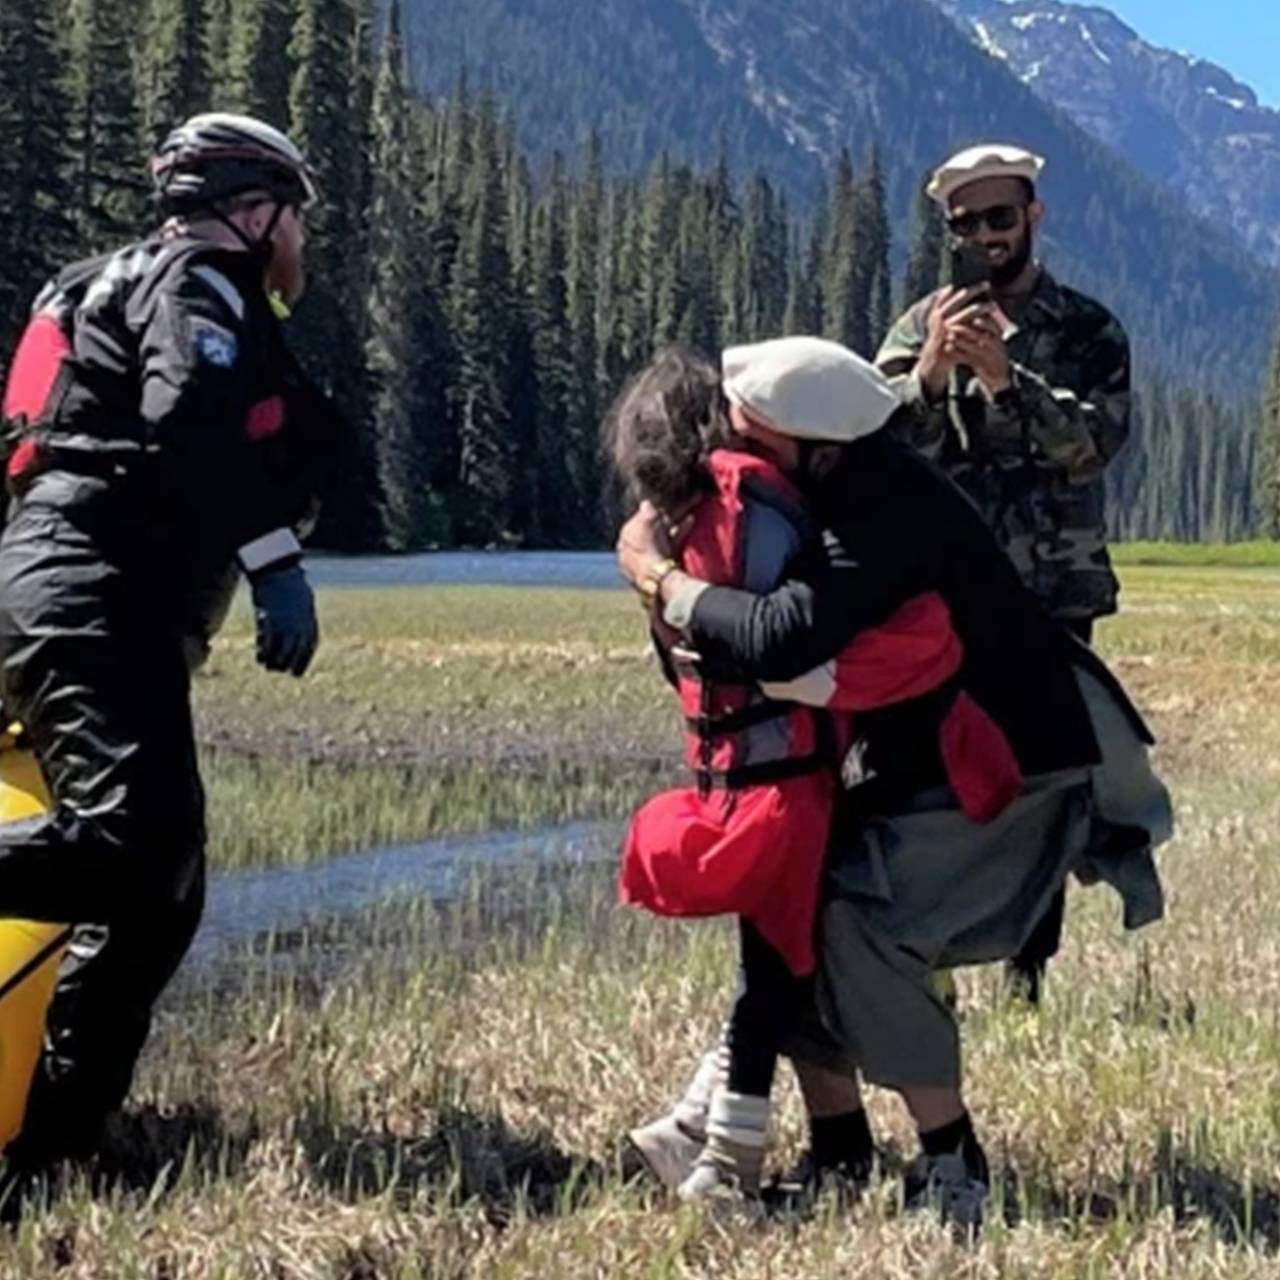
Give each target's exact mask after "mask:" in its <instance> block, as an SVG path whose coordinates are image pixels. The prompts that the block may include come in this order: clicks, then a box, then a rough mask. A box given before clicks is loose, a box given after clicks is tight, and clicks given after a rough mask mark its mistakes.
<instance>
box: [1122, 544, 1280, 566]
mask: <svg viewBox="0 0 1280 1280" xmlns="http://www.w3.org/2000/svg"><path fill="white" fill-rule="evenodd" d="M1111 553H1112V558H1113V559H1114V560H1115V562H1116V564H1118V565H1131V564H1144V565H1170V566H1175V567H1176V566H1180V565H1185V566H1206V567H1209V566H1211V567H1217V568H1236V569H1280V542H1270V541H1262V540H1257V541H1253V542H1121V543H1117V544H1115V545H1114V546H1113V547H1112V549H1111Z"/></svg>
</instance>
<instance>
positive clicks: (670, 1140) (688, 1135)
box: [627, 1114, 707, 1191]
mask: <svg viewBox="0 0 1280 1280" xmlns="http://www.w3.org/2000/svg"><path fill="white" fill-rule="evenodd" d="M627 1141H628V1143H629V1145H630V1151H631V1154H632V1155H633V1156H635V1157H636V1159H635V1160H634V1162H632V1163H633V1167H634V1166H635V1165H638V1166H640V1167H641V1168H643V1169H644V1171H645V1172H647V1173H650V1174H652V1175H653V1176H654V1177H655V1178H657V1180H658V1181H659V1182H660V1183H662V1185H663V1186H664V1187H666V1188H667V1190H669V1191H675V1190H677V1189H678V1188H679V1186H680V1184H681V1183H683V1182H684V1181H685V1179H686V1178H688V1176H689V1175H690V1174H691V1173H692V1172H693V1166H694V1163H695V1161H696V1160H697V1159H698V1157H699V1156H700V1155H701V1154H702V1148H703V1147H704V1146H706V1143H707V1138H706V1135H705V1134H701V1133H694V1132H693V1131H692V1130H691V1129H687V1128H685V1126H684V1125H682V1124H681V1123H680V1121H679V1120H678V1119H676V1117H675V1116H674V1115H673V1114H668V1115H665V1116H661V1117H660V1118H659V1119H657V1120H654V1121H653V1122H652V1123H650V1124H646V1125H641V1126H640V1127H639V1128H638V1129H632V1130H631V1131H630V1132H629V1133H628V1134H627Z"/></svg>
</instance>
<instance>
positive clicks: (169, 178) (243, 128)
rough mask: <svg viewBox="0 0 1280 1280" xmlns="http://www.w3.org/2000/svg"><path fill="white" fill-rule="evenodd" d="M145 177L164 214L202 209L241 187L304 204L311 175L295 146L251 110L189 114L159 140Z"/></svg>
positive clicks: (310, 193) (311, 188) (311, 190)
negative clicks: (152, 185) (148, 176)
mask: <svg viewBox="0 0 1280 1280" xmlns="http://www.w3.org/2000/svg"><path fill="white" fill-rule="evenodd" d="M151 177H152V181H153V182H154V183H155V187H156V194H157V196H158V198H159V200H160V206H161V208H162V210H163V211H164V212H165V213H166V214H189V213H192V212H195V211H198V210H201V209H207V208H210V207H211V206H213V205H215V204H217V203H218V202H219V201H222V200H227V199H229V198H231V197H233V196H237V195H240V194H242V193H244V192H246V191H264V192H266V193H267V194H268V195H269V196H271V197H273V198H274V199H275V200H277V201H278V202H279V203H280V204H281V205H295V206H297V207H299V208H305V207H306V206H307V205H309V204H311V203H312V202H313V201H314V200H315V199H316V185H315V178H314V175H313V174H312V172H311V170H310V169H309V168H308V167H307V162H306V160H305V158H304V157H303V154H302V152H301V151H299V150H298V148H297V147H296V146H295V145H294V144H293V143H292V142H291V141H290V140H289V138H288V137H286V136H285V135H284V134H283V133H281V132H280V130H279V129H276V128H274V127H273V126H271V125H269V124H266V123H265V122H263V121H261V120H255V119H254V118H253V117H252V116H240V115H232V114H230V113H228V112H220V111H217V112H210V113H208V114H206V115H199V116H192V117H191V119H190V120H187V121H186V122H185V123H183V124H180V125H179V126H178V127H177V128H176V129H174V130H173V132H172V133H170V134H169V136H168V137H167V138H166V139H165V140H164V142H163V143H161V145H160V149H159V150H158V151H157V152H156V154H155V156H154V157H153V159H152V161H151Z"/></svg>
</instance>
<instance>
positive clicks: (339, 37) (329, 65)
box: [289, 0, 427, 550]
mask: <svg viewBox="0 0 1280 1280" xmlns="http://www.w3.org/2000/svg"><path fill="white" fill-rule="evenodd" d="M365 21H366V14H365V12H364V5H363V4H362V3H361V0H300V3H299V7H298V16H297V20H296V22H295V24H294V30H293V39H292V43H291V46H290V60H291V62H292V64H293V66H294V75H293V82H292V84H291V85H290V89H289V113H290V118H289V131H290V134H291V136H292V137H293V139H294V140H295V141H296V142H297V143H298V145H299V146H300V147H301V148H302V151H303V153H304V154H305V155H306V157H307V161H308V163H309V164H310V165H311V167H312V168H313V169H314V170H315V171H316V174H317V176H318V179H319V189H320V200H319V201H318V202H317V204H316V205H315V206H314V207H313V208H312V209H310V210H309V211H308V214H307V254H308V260H309V262H310V263H311V272H310V281H309V284H308V287H307V294H306V297H305V298H304V299H303V301H302V305H301V306H300V307H299V308H298V311H297V314H296V316H295V318H294V321H293V323H292V325H291V339H292V342H293V344H294V346H295V348H296V349H297V351H298V353H299V355H300V357H301V358H302V360H303V363H304V364H305V365H306V367H307V369H308V370H309V372H310V373H311V374H312V376H313V377H316V378H317V379H318V380H320V381H322V382H323V383H325V384H326V385H328V386H329V387H330V388H331V389H332V390H333V392H334V394H335V395H336V397H337V399H338V402H339V404H340V405H341V407H342V409H343V411H344V413H345V415H346V417H347V421H348V422H349V423H350V424H351V435H350V438H349V439H348V441H347V444H346V449H345V454H344V457H343V459H342V466H341V470H342V473H343V476H344V484H343V486H342V488H341V489H340V490H339V491H338V492H337V493H335V494H334V496H333V499H332V500H331V501H330V502H328V503H327V504H326V506H325V509H324V511H323V513H322V516H321V524H320V527H319V529H318V531H317V539H318V540H323V541H324V543H325V544H326V545H332V546H338V547H341V548H343V549H349V550H357V549H361V548H364V547H368V546H370V545H371V544H376V542H377V541H378V540H379V539H380V537H381V535H382V523H381V517H380V516H379V514H378V504H377V500H376V495H377V491H378V485H377V481H376V478H375V477H376V473H377V445H376V440H375V437H374V433H373V430H372V421H373V418H372V413H371V410H370V405H369V401H368V399H367V395H366V392H367V388H366V387H365V378H364V375H365V369H366V352H365V347H366V341H367V337H368V319H369V314H370V310H369V305H368V300H369V296H370V291H371V288H372V280H371V277H370V264H369V237H368V236H367V235H366V234H365V232H364V230H363V228H362V227H361V225H360V222H361V218H362V215H363V214H364V212H365V211H366V209H367V208H368V207H369V204H370V200H369V195H368V191H367V171H368V164H369V152H370V150H371V147H372V143H371V142H370V140H369V128H370V125H369V114H370V103H369V99H368V97H367V94H366V91H365V86H366V83H367V82H368V81H369V80H370V78H371V77H370V71H369V65H368V64H369V62H370V54H369V50H368V47H367V41H366V39H365V31H366V30H367V28H366V27H365V26H364V23H365ZM405 110H406V111H407V110H408V104H407V102H406V103H405ZM419 535H420V537H419V540H421V539H422V538H425V537H426V536H427V534H426V532H425V531H421V530H420V531H419Z"/></svg>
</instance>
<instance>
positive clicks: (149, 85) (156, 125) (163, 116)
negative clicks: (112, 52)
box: [138, 0, 210, 149]
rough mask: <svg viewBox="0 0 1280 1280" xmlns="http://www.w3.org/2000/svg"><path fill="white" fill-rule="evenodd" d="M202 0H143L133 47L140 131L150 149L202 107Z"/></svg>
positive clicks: (205, 78) (205, 73)
mask: <svg viewBox="0 0 1280 1280" xmlns="http://www.w3.org/2000/svg"><path fill="white" fill-rule="evenodd" d="M206 25H207V23H206V6H205V4H204V3H203V0H148V4H147V10H146V23H145V28H144V31H145V38H144V41H143V45H142V49H141V50H140V52H139V61H140V65H139V75H138V78H139V82H140V100H141V115H142V130H143V135H144V137H145V140H146V142H147V144H148V146H149V147H150V148H151V149H154V148H155V146H156V145H157V144H158V143H160V142H161V141H162V140H163V138H164V136H165V134H166V133H168V132H169V130H170V129H172V128H173V126H174V125H176V124H178V123H180V122H181V121H183V120H185V119H187V117H189V116H193V115H195V114H196V113H197V112H199V111H204V110H206V109H207V108H208V106H209V102H210V96H209V94H210V90H209V50H208V47H207V44H206Z"/></svg>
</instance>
